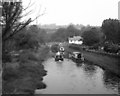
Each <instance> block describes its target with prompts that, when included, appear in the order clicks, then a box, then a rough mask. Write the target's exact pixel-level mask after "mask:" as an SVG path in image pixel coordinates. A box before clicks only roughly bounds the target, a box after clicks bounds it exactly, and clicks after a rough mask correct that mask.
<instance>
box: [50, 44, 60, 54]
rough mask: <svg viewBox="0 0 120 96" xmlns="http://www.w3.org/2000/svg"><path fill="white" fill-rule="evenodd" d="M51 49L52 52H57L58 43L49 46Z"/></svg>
mask: <svg viewBox="0 0 120 96" xmlns="http://www.w3.org/2000/svg"><path fill="white" fill-rule="evenodd" d="M51 51H52V52H54V53H56V52H58V51H59V45H58V44H55V45H53V46H52V47H51Z"/></svg>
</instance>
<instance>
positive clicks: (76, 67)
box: [35, 58, 120, 94]
mask: <svg viewBox="0 0 120 96" xmlns="http://www.w3.org/2000/svg"><path fill="white" fill-rule="evenodd" d="M43 65H44V67H45V70H47V75H46V76H45V77H44V80H43V82H44V83H45V84H46V85H47V87H46V89H40V90H36V91H35V93H36V94H118V93H119V92H118V88H119V85H120V82H119V81H120V78H118V77H117V76H116V75H115V74H113V73H111V72H109V71H105V70H103V69H102V68H100V67H98V66H96V65H92V64H89V63H75V62H73V61H72V60H70V59H65V60H64V61H63V62H55V60H54V58H49V59H48V60H46V61H45V62H44V63H43Z"/></svg>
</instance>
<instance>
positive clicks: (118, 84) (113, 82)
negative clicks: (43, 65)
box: [103, 71, 120, 91]
mask: <svg viewBox="0 0 120 96" xmlns="http://www.w3.org/2000/svg"><path fill="white" fill-rule="evenodd" d="M103 79H104V84H105V85H106V87H107V88H108V89H113V90H116V91H117V90H118V88H120V78H118V77H117V76H115V74H113V73H111V72H110V71H104V74H103Z"/></svg>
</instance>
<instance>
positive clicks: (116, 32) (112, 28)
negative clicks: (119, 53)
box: [101, 19, 120, 43]
mask: <svg viewBox="0 0 120 96" xmlns="http://www.w3.org/2000/svg"><path fill="white" fill-rule="evenodd" d="M101 28H102V31H103V33H104V34H105V36H106V41H109V42H113V43H120V21H119V20H117V19H106V20H104V21H103V23H102V27H101Z"/></svg>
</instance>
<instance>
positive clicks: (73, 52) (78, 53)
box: [73, 52, 81, 54]
mask: <svg viewBox="0 0 120 96" xmlns="http://www.w3.org/2000/svg"><path fill="white" fill-rule="evenodd" d="M73 53H74V54H79V53H81V52H73Z"/></svg>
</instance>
